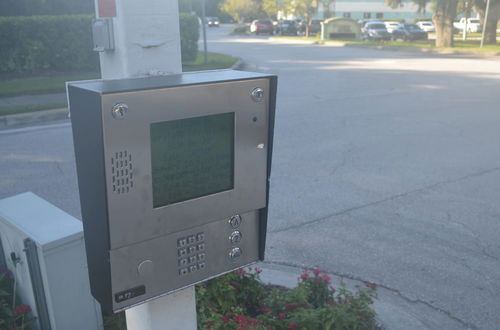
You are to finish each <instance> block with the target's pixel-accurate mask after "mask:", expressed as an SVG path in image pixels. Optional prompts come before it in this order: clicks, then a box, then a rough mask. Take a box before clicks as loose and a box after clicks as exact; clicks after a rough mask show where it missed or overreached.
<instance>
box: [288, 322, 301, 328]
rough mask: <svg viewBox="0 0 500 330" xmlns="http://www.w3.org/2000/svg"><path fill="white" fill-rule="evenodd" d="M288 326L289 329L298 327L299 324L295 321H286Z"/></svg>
mask: <svg viewBox="0 0 500 330" xmlns="http://www.w3.org/2000/svg"><path fill="white" fill-rule="evenodd" d="M288 327H289V328H290V329H298V328H299V325H298V324H297V323H295V322H290V323H288Z"/></svg>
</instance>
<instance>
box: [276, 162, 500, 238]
mask: <svg viewBox="0 0 500 330" xmlns="http://www.w3.org/2000/svg"><path fill="white" fill-rule="evenodd" d="M496 171H500V167H494V168H491V169H488V170H483V171H479V172H475V173H471V174H468V175H465V176H462V177H459V178H456V179H451V180H444V181H440V182H436V183H433V184H430V185H428V186H425V187H422V188H417V189H413V190H409V191H406V192H403V193H400V194H396V195H392V196H389V197H386V198H383V199H379V200H376V201H373V202H370V203H366V204H362V205H358V206H354V207H350V208H347V209H344V210H341V211H338V212H334V213H331V214H328V215H325V216H322V217H319V218H316V219H312V220H309V221H306V222H302V223H300V224H296V225H293V226H290V227H286V228H280V229H276V230H271V231H269V232H270V233H280V232H286V231H289V230H294V229H297V228H302V227H305V226H309V225H312V224H315V223H318V222H322V221H324V220H328V219H329V218H332V217H337V216H341V215H345V214H349V213H351V212H353V211H357V210H361V209H364V208H367V207H371V206H376V205H379V204H383V203H386V202H391V201H394V200H397V199H400V198H404V197H407V196H409V195H412V194H417V193H421V192H424V191H427V190H432V189H435V188H437V187H439V186H442V185H446V184H450V183H456V182H460V181H464V180H468V179H470V178H475V177H479V176H482V175H485V174H490V173H493V172H496Z"/></svg>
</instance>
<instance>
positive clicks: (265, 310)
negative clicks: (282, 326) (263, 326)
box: [262, 307, 271, 314]
mask: <svg viewBox="0 0 500 330" xmlns="http://www.w3.org/2000/svg"><path fill="white" fill-rule="evenodd" d="M270 311H271V310H270V309H269V308H267V307H264V308H262V313H264V314H267V313H269V312H270Z"/></svg>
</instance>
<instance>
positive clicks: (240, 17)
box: [220, 0, 261, 23]
mask: <svg viewBox="0 0 500 330" xmlns="http://www.w3.org/2000/svg"><path fill="white" fill-rule="evenodd" d="M220 9H221V10H222V11H224V12H226V13H228V14H229V15H231V17H233V18H234V19H235V20H236V21H238V23H243V22H245V20H251V19H252V18H255V17H258V16H259V14H260V12H261V10H260V6H259V3H257V2H255V1H252V0H224V2H223V3H222V4H221V6H220Z"/></svg>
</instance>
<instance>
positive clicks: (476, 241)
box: [446, 211, 500, 261]
mask: <svg viewBox="0 0 500 330" xmlns="http://www.w3.org/2000/svg"><path fill="white" fill-rule="evenodd" d="M446 221H447V222H449V223H453V224H456V225H458V226H460V227H462V228H463V229H465V231H467V232H468V233H469V234H470V235H471V236H472V237H474V245H476V247H477V248H478V249H479V250H480V251H481V253H482V254H483V255H484V256H485V257H488V258H491V259H493V260H495V261H500V258H499V257H497V256H496V255H493V254H491V253H490V252H488V246H485V245H484V244H481V243H480V242H482V241H483V240H482V239H481V235H479V234H477V233H476V232H475V231H474V230H472V229H471V228H470V227H469V226H467V225H466V224H464V223H462V222H460V221H457V220H455V219H453V216H452V215H451V213H450V212H448V211H447V212H446Z"/></svg>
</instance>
